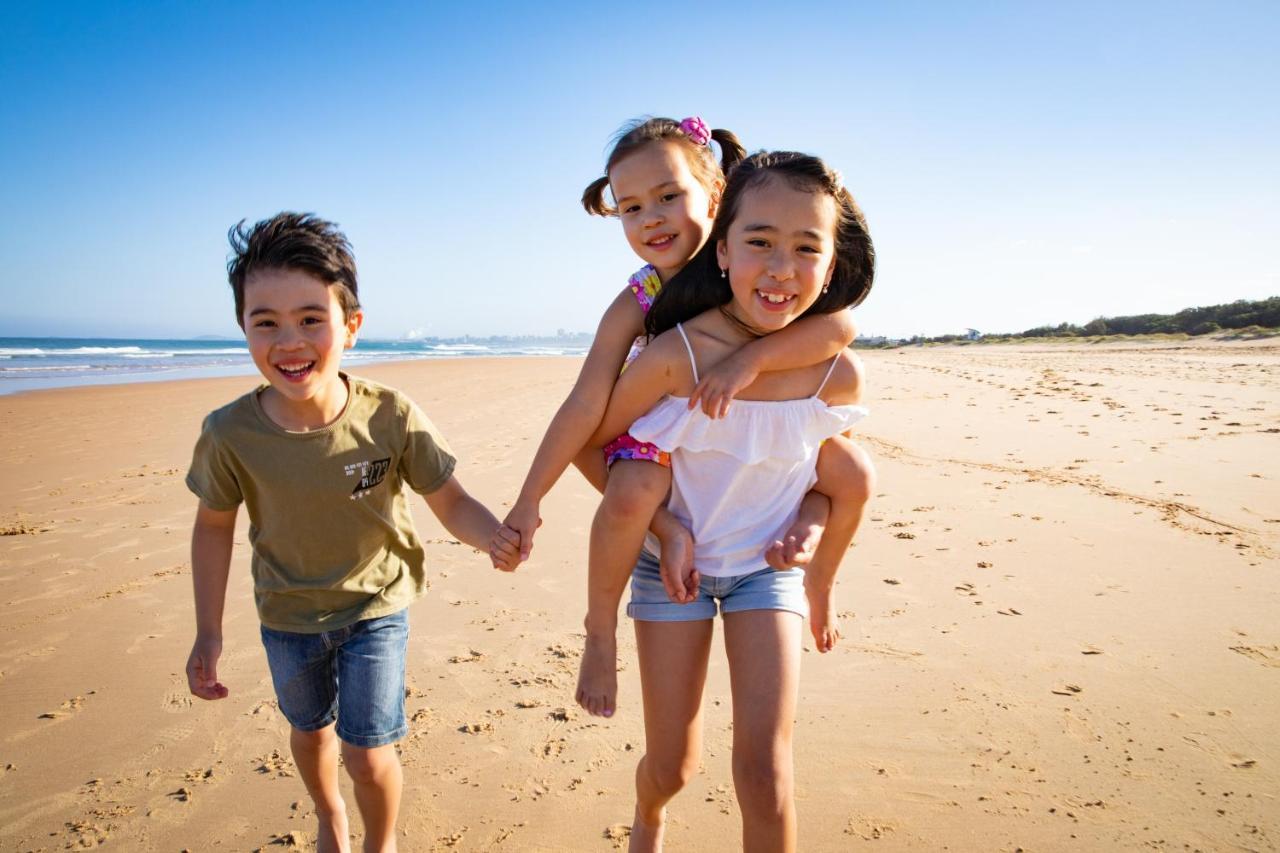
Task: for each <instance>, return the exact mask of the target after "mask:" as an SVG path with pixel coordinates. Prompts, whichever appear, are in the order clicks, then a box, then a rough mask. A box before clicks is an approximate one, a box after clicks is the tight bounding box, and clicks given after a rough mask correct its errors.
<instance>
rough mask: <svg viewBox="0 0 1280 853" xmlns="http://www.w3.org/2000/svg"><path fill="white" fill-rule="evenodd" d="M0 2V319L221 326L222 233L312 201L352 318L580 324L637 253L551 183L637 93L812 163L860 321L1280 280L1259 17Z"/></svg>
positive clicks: (591, 322)
mask: <svg viewBox="0 0 1280 853" xmlns="http://www.w3.org/2000/svg"><path fill="white" fill-rule="evenodd" d="M657 17H660V18H661V20H656V21H655V20H653V19H650V18H647V17H646V16H644V15H641V14H639V12H638V10H635V9H623V8H621V7H619V8H616V9H615V8H602V7H599V6H598V5H594V4H592V5H587V4H551V5H547V6H542V7H528V6H522V5H519V4H501V3H496V4H478V5H476V4H472V5H469V6H467V7H466V8H465V9H464V8H461V7H452V8H444V9H440V8H437V7H434V6H427V7H404V8H398V7H382V6H380V7H376V8H372V9H359V10H356V9H352V8H351V7H348V6H345V5H338V4H323V3H322V4H312V5H308V6H306V7H297V8H287V7H281V6H270V7H264V8H254V9H252V10H250V9H248V8H247V7H246V8H241V7H216V8H215V7H188V6H184V5H177V6H175V5H168V4H138V5H130V6H128V7H119V6H114V5H106V6H101V5H94V4H61V5H51V4H27V5H23V6H19V5H17V4H10V5H9V6H7V7H6V8H5V10H4V11H3V12H2V13H0V57H2V58H0V93H2V94H3V97H4V103H5V108H4V110H3V111H0V180H2V181H3V184H4V186H5V188H6V189H5V197H6V203H5V204H4V205H2V206H0V252H2V253H3V257H4V258H5V263H4V266H3V273H2V275H3V282H4V291H5V309H4V311H3V312H0V335H6V336H43V335H57V336H80V337H124V338H137V337H157V338H191V337H197V336H201V335H222V336H226V337H235V336H237V335H238V334H239V329H238V328H237V326H236V324H235V320H234V317H233V316H232V313H233V310H232V305H231V298H230V292H229V289H228V288H227V286H226V282H225V275H224V264H225V260H226V252H227V248H226V236H225V235H226V231H227V229H228V228H229V227H230V226H231V225H232V224H234V223H235V222H237V221H239V220H240V219H249V220H256V219H260V218H263V217H266V216H269V215H271V214H272V213H274V212H276V211H278V210H281V209H295V210H310V211H315V212H316V213H319V214H320V215H322V216H324V217H326V218H329V219H332V220H335V221H337V222H338V223H339V224H340V225H341V226H342V227H343V228H344V229H345V230H346V232H347V234H348V235H349V237H350V238H351V240H352V243H353V245H354V247H355V252H356V258H357V262H358V264H359V267H360V275H361V287H362V292H361V296H362V301H363V302H364V304H365V307H366V312H367V321H366V326H365V333H366V334H368V335H370V336H371V337H374V338H378V339H386V340H394V339H400V338H404V337H406V336H409V335H411V334H415V333H416V334H419V335H430V336H435V337H442V338H447V337H461V336H463V335H467V334H470V335H472V336H480V337H483V336H488V335H521V334H536V335H554V334H555V331H556V330H557V329H565V330H568V331H573V332H592V331H593V330H594V328H595V324H596V323H597V321H598V320H599V317H600V314H601V313H602V312H603V310H604V308H605V307H606V306H607V304H608V303H609V301H610V300H611V299H612V298H613V297H614V296H615V295H616V294H617V292H618V291H619V290H620V289H621V288H622V286H623V284H624V283H625V279H626V277H627V275H628V274H629V273H630V272H631V271H633V270H634V269H635V267H636V266H638V263H639V262H638V261H637V260H636V259H635V257H634V256H633V255H632V254H631V253H630V252H629V250H628V249H627V246H626V242H625V240H624V239H623V235H622V233H621V228H620V227H619V226H618V224H617V223H616V222H615V221H611V220H602V219H593V218H591V217H588V216H587V215H586V214H585V213H583V211H582V209H581V207H580V206H579V205H578V202H577V198H578V196H579V194H580V193H581V190H582V188H583V187H584V186H585V185H586V184H587V183H588V182H589V181H590V180H592V179H593V178H595V177H596V176H598V175H599V174H600V173H601V170H602V167H603V161H604V154H605V150H606V145H607V143H608V141H609V138H610V137H611V135H612V134H613V133H614V131H615V130H616V129H617V128H618V127H619V126H620V125H621V124H622V123H623V122H625V121H627V120H628V119H631V118H634V117H636V116H639V115H644V114H661V115H672V116H675V117H682V116H684V115H688V114H691V113H697V114H700V115H702V116H703V117H704V118H705V119H706V120H707V122H708V123H709V124H710V125H711V126H713V127H727V128H730V129H732V130H733V131H735V132H736V133H737V134H738V135H739V136H740V137H741V138H742V139H743V141H744V142H745V143H746V145H747V146H748V148H751V149H756V148H761V147H765V148H794V149H800V150H806V151H811V152H813V153H816V154H819V155H821V156H823V157H824V158H826V159H827V160H828V161H830V162H831V163H832V164H833V165H835V166H836V167H837V168H839V169H840V170H841V171H842V173H843V174H844V176H845V179H846V182H847V183H848V185H849V186H850V188H851V189H852V190H853V192H854V194H855V196H857V198H858V199H859V201H860V203H861V204H862V206H863V208H864V209H865V211H866V214H867V217H868V220H869V222H870V226H871V231H872V234H873V237H874V239H875V241H876V247H877V251H878V258H879V268H878V275H877V280H876V284H875V287H874V289H873V291H872V293H871V295H870V297H869V298H868V300H867V302H866V303H865V305H864V306H862V307H860V308H858V309H857V312H856V315H855V316H856V317H857V322H858V326H859V329H860V330H861V332H862V333H863V334H866V335H884V336H888V337H895V338H905V337H910V336H912V335H917V334H918V335H926V336H936V335H943V334H959V333H963V331H964V330H965V329H966V328H976V329H979V330H980V331H983V332H1018V331H1022V330H1025V329H1029V328H1032V327H1036V326H1041V325H1046V324H1052V325H1056V324H1058V323H1062V322H1069V323H1074V324H1078V325H1083V324H1085V323H1087V322H1088V321H1089V320H1091V319H1093V318H1094V317H1097V316H1115V315H1125V314H1140V313H1168V314H1171V313H1175V312H1177V311H1179V310H1181V309H1184V308H1189V307H1195V306H1202V305H1212V304H1218V303H1223V302H1230V301H1233V300H1237V299H1262V298H1265V297H1268V296H1273V295H1276V294H1278V293H1280V268H1278V267H1280V264H1278V262H1277V261H1276V258H1275V252H1274V247H1275V246H1276V245H1280V158H1277V157H1276V155H1275V140H1276V139H1277V138H1280V112H1278V111H1277V110H1276V109H1275V104H1276V103H1277V102H1280V59H1278V58H1277V53H1278V52H1277V51H1276V50H1275V49H1274V46H1275V44H1277V43H1280V5H1278V4H1275V3H1264V2H1258V3H1250V2H1240V3H1229V4H1214V5H1210V4H1191V3H1172V4H1170V3H1161V4H1155V3H1125V4H1105V3H1078V4H1070V5H1069V6H1051V5H1042V4H1018V3H994V4H982V5H980V6H973V5H972V4H970V5H967V6H964V5H955V4H946V3H924V4H913V5H911V6H901V7H879V6H865V7H864V6H861V5H855V4H842V3H827V2H818V3H816V4H811V5H810V6H806V7H805V8H804V9H797V10H789V11H788V12H787V13H786V14H785V15H784V14H783V13H782V12H780V11H779V10H778V9H777V7H774V6H763V5H759V4H752V3H739V4H733V5H723V4H715V3H706V4H696V5H694V6H691V7H688V8H682V9H681V10H680V12H679V14H678V15H676V14H674V13H671V14H668V15H664V16H657Z"/></svg>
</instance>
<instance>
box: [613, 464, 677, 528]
mask: <svg viewBox="0 0 1280 853" xmlns="http://www.w3.org/2000/svg"><path fill="white" fill-rule="evenodd" d="M670 488H671V469H670V468H666V467H664V466H662V465H659V464H657V463H656V462H639V461H626V460H624V461H621V462H615V463H614V465H613V468H611V469H610V471H609V485H608V487H607V488H606V489H605V492H604V498H603V499H602V500H601V502H600V512H601V513H602V514H603V515H606V516H608V517H610V518H635V517H637V516H644V518H645V519H646V520H648V519H649V518H652V517H653V514H654V513H655V512H657V510H658V507H659V506H660V505H661V504H662V502H663V500H665V499H666V497H667V491H668V490H669V489H670Z"/></svg>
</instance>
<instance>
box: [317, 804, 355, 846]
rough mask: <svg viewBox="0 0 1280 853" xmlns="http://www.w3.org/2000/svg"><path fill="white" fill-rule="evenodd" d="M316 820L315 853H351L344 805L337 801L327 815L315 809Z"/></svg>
mask: <svg viewBox="0 0 1280 853" xmlns="http://www.w3.org/2000/svg"><path fill="white" fill-rule="evenodd" d="M316 819H317V821H318V822H319V824H320V826H319V832H317V833H316V853H351V837H350V830H349V828H348V826H347V804H346V803H344V802H342V801H341V800H339V801H338V805H337V806H336V807H335V808H334V810H333V811H332V812H330V813H329V814H324V813H322V812H321V811H320V810H319V809H316Z"/></svg>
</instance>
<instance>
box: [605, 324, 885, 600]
mask: <svg viewBox="0 0 1280 853" xmlns="http://www.w3.org/2000/svg"><path fill="white" fill-rule="evenodd" d="M676 328H677V329H678V330H679V332H680V337H681V338H683V339H684V346H685V350H686V351H688V353H689V364H690V365H691V366H692V368H693V381H694V382H695V383H696V382H697V381H698V363H697V360H696V359H695V358H694V355H693V347H692V346H691V345H690V344H689V338H688V336H687V335H686V334H685V331H684V327H683V325H679V324H678V325H677V326H676ZM839 358H840V356H838V355H837V356H835V357H834V358H833V359H832V360H831V367H829V368H828V369H827V374H826V376H824V377H823V379H822V383H821V384H819V385H818V389H817V390H816V391H814V392H813V396H811V397H803V398H800V399H796V400H734V401H733V405H732V406H731V407H730V408H729V412H728V414H727V415H726V416H725V417H723V418H720V419H715V418H709V417H707V416H706V415H705V414H703V412H702V409H701V408H700V407H699V408H695V409H692V410H690V409H689V398H688V397H673V396H669V395H668V396H667V397H664V398H663V399H662V400H661V401H660V402H659V403H658V404H657V405H656V406H654V407H653V408H652V409H651V410H650V411H649V412H648V413H647V414H645V415H644V416H642V417H641V418H640V419H639V420H637V421H636V422H635V423H634V424H632V425H631V429H630V430H629V432H630V434H631V437H632V438H635V439H636V440H638V441H645V442H650V443H652V444H655V445H657V446H658V447H660V448H662V449H663V450H665V451H667V452H669V453H670V454H671V473H672V478H671V479H672V482H671V497H670V499H669V500H668V502H667V508H668V509H669V510H671V512H672V513H673V514H674V515H675V516H676V517H677V518H679V519H680V520H681V521H682V522H683V523H684V524H685V525H686V526H687V527H688V528H689V530H690V531H691V532H692V533H693V540H694V566H695V567H696V568H697V569H698V571H699V572H701V573H702V574H704V575H707V576H709V577H733V576H735V575H744V574H749V573H751V572H754V571H758V570H760V569H762V568H765V567H766V565H767V564H766V563H765V560H764V552H765V550H766V549H767V548H768V547H769V545H770V544H771V543H772V542H773V541H774V540H775V539H779V538H781V536H782V534H783V533H785V532H786V530H787V528H788V527H790V526H791V524H792V523H793V522H794V521H795V518H796V514H797V512H798V511H799V509H800V501H801V499H802V498H804V496H805V493H806V492H808V491H809V490H810V489H811V488H813V484H814V483H815V482H817V479H818V476H817V466H818V448H819V446H820V445H821V444H822V442H823V441H824V440H826V439H828V438H830V437H831V436H833V435H836V434H837V433H841V432H844V431H845V430H846V429H848V428H849V427H850V426H852V425H853V424H855V423H857V422H858V421H860V420H862V419H863V418H864V417H866V416H867V410H866V409H865V408H864V407H862V406H828V405H827V404H826V403H825V402H824V401H822V400H821V399H819V397H818V395H819V394H821V393H822V389H823V388H824V387H826V384H827V380H828V379H830V378H831V373H832V371H833V370H834V369H835V366H836V363H837V361H838V360H839ZM645 547H646V548H647V549H648V550H650V551H651V552H652V553H654V554H657V553H658V542H657V539H656V538H655V537H653V536H652V535H650V536H648V537H647V538H646V542H645Z"/></svg>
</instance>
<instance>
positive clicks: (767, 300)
mask: <svg viewBox="0 0 1280 853" xmlns="http://www.w3.org/2000/svg"><path fill="white" fill-rule="evenodd" d="M835 235H836V203H835V199H833V198H832V197H831V196H830V195H828V194H827V193H824V192H811V191H804V190H797V189H794V188H793V187H792V186H791V185H790V184H789V183H788V182H787V181H786V180H784V179H782V178H779V177H770V178H768V179H766V180H765V181H763V182H762V183H761V184H759V185H758V186H755V187H752V188H751V189H748V190H745V191H744V192H743V195H742V198H741V200H740V201H739V204H738V210H737V215H736V216H735V217H734V220H733V222H731V223H730V224H729V229H728V232H727V233H726V236H725V238H724V239H722V240H720V241H719V242H718V243H717V244H716V258H717V261H718V262H719V264H720V268H721V269H722V270H728V273H729V284H730V287H731V288H732V290H733V301H732V302H731V303H730V305H729V310H730V311H731V312H733V314H734V316H735V317H737V318H738V319H739V320H741V321H742V322H743V323H745V324H747V325H748V326H750V327H752V328H753V329H757V330H759V331H761V332H766V333H767V332H774V331H777V330H778V329H781V328H782V327H783V326H786V325H787V324H788V323H790V322H792V321H793V320H795V319H797V318H798V317H800V315H801V314H803V313H804V312H805V311H806V310H808V308H809V306H810V305H812V304H813V303H814V301H815V300H816V299H817V298H818V296H819V295H820V294H821V293H822V289H823V288H824V287H825V286H827V285H828V284H829V283H830V282H831V275H832V273H833V272H834V271H835Z"/></svg>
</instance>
